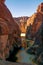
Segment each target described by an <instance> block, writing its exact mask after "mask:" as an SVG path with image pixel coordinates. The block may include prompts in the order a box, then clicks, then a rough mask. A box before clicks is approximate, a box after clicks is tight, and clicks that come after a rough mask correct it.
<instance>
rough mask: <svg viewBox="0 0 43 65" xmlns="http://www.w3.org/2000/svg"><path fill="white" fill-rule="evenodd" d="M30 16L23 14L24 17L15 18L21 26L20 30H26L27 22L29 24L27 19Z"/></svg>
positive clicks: (23, 31)
mask: <svg viewBox="0 0 43 65" xmlns="http://www.w3.org/2000/svg"><path fill="white" fill-rule="evenodd" d="M28 18H29V17H27V16H23V17H18V18H14V20H15V21H16V22H17V23H18V25H19V26H20V30H21V32H22V33H25V32H26V24H27V19H28Z"/></svg>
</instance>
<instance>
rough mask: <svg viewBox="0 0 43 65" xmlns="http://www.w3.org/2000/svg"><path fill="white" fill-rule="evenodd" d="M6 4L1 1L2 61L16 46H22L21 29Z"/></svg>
mask: <svg viewBox="0 0 43 65" xmlns="http://www.w3.org/2000/svg"><path fill="white" fill-rule="evenodd" d="M4 2H5V0H0V59H6V58H7V57H8V56H9V51H10V50H11V49H12V48H13V47H14V45H16V44H17V46H18V45H19V46H20V45H21V44H20V43H21V37H20V33H21V31H20V28H19V26H18V24H17V22H15V21H14V19H13V17H12V15H11V13H10V11H9V9H8V8H7V6H6V5H5V4H4Z"/></svg>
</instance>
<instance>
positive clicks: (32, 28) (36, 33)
mask: <svg viewBox="0 0 43 65" xmlns="http://www.w3.org/2000/svg"><path fill="white" fill-rule="evenodd" d="M31 19H32V20H31ZM27 23H28V24H27V26H28V27H27V32H26V38H27V39H30V40H34V38H35V40H34V44H33V46H35V45H38V48H37V46H36V47H35V48H34V49H35V51H34V53H35V52H36V55H37V56H38V57H39V56H40V54H41V53H42V52H43V3H41V4H40V5H39V6H38V8H37V12H36V13H35V14H34V16H32V18H31V17H30V19H29V20H28V21H27ZM28 43H29V42H28ZM38 57H37V58H38ZM42 61H43V60H42Z"/></svg>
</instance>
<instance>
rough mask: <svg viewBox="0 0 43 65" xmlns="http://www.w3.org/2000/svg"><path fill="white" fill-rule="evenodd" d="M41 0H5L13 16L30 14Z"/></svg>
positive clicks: (42, 0)
mask: <svg viewBox="0 0 43 65" xmlns="http://www.w3.org/2000/svg"><path fill="white" fill-rule="evenodd" d="M41 2H43V0H6V2H5V4H6V5H7V7H8V8H9V10H10V11H11V13H12V16H13V17H19V16H31V15H32V14H33V13H34V12H36V9H37V6H38V5H39V4H40V3H41Z"/></svg>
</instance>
